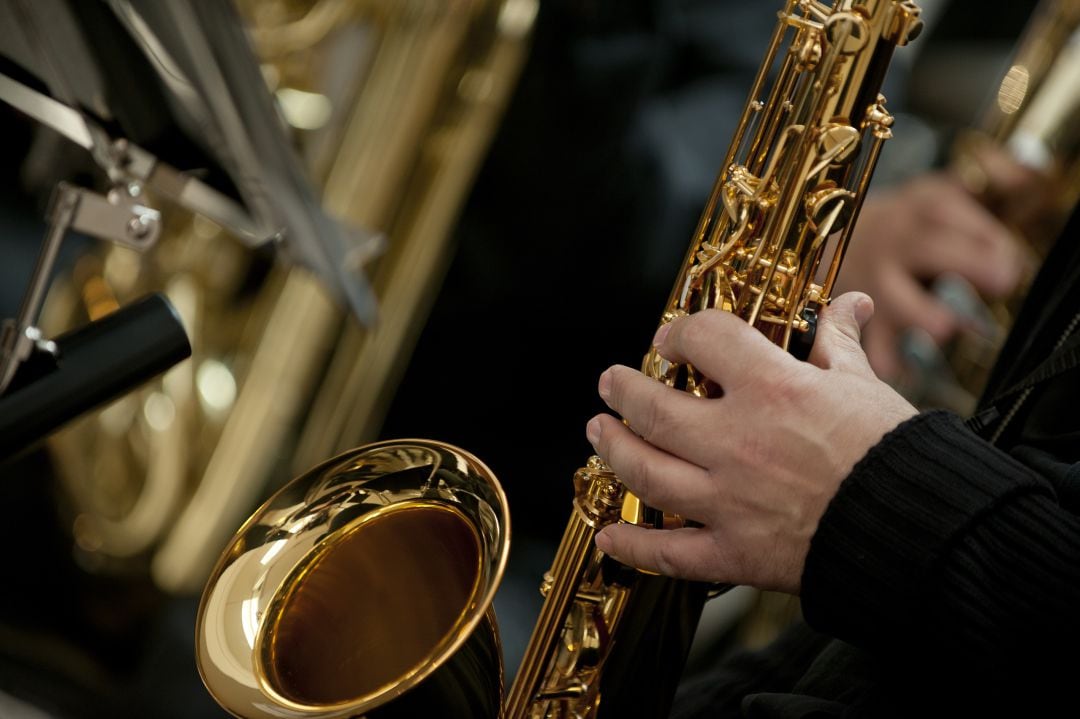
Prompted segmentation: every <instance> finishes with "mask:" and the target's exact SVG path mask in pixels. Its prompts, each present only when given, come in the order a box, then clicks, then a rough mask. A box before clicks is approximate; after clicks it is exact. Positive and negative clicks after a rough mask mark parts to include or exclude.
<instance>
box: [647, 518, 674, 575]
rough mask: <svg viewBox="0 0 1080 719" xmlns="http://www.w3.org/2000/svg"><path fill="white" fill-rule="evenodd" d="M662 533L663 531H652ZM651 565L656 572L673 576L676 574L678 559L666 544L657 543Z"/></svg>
mask: <svg viewBox="0 0 1080 719" xmlns="http://www.w3.org/2000/svg"><path fill="white" fill-rule="evenodd" d="M654 531H658V532H662V531H664V530H662V529H658V530H654ZM653 563H654V566H655V567H656V571H658V572H659V573H660V574H663V575H665V576H669V577H671V576H675V575H676V574H677V573H678V567H679V557H678V554H677V553H676V552H675V551H674V550H673V549H672V547H671V545H670V544H669V543H667V542H657V544H656V545H655V550H654V552H653Z"/></svg>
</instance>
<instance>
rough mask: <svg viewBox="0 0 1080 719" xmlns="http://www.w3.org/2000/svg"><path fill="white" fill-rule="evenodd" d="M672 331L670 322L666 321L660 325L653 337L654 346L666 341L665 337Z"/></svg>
mask: <svg viewBox="0 0 1080 719" xmlns="http://www.w3.org/2000/svg"><path fill="white" fill-rule="evenodd" d="M670 331H671V323H670V322H665V323H664V324H662V325H660V327H659V328H658V329H657V330H656V334H655V335H653V338H652V343H653V347H659V346H660V345H662V344H663V343H664V338H665V337H667V335H668V332H670Z"/></svg>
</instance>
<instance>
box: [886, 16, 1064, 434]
mask: <svg viewBox="0 0 1080 719" xmlns="http://www.w3.org/2000/svg"><path fill="white" fill-rule="evenodd" d="M1008 64H1009V67H1008V70H1007V71H1006V72H1005V74H1004V76H1003V77H1002V79H1001V82H1000V85H999V86H998V87H997V88H995V92H994V94H993V97H992V100H991V101H990V102H989V103H988V104H987V107H986V108H985V109H984V111H983V114H982V117H981V118H980V120H979V122H978V126H977V127H976V128H973V129H970V130H967V131H965V132H963V133H961V134H960V136H959V137H958V140H957V142H956V143H955V146H954V148H953V159H952V169H953V171H954V172H955V173H956V174H957V175H958V176H959V178H960V180H961V182H962V183H963V184H964V186H965V187H967V189H968V190H969V191H970V192H971V193H972V194H973V195H974V196H975V197H978V198H980V199H981V201H982V202H983V203H984V205H985V206H986V207H987V208H988V209H990V210H991V211H992V212H993V213H994V214H995V215H996V216H997V217H998V218H1000V219H1001V221H1002V222H1004V223H1005V224H1006V225H1007V226H1009V227H1010V228H1011V229H1012V230H1013V231H1014V233H1015V234H1016V236H1017V237H1018V238H1019V239H1020V240H1021V241H1022V242H1023V243H1024V246H1025V249H1026V251H1027V252H1028V253H1029V265H1030V268H1031V269H1032V270H1033V269H1034V268H1037V266H1038V265H1039V264H1041V262H1042V261H1043V259H1044V258H1045V256H1046V253H1047V252H1048V251H1049V249H1050V245H1051V244H1052V243H1053V242H1054V240H1055V239H1057V236H1058V234H1059V233H1060V232H1061V229H1062V227H1063V226H1064V223H1065V221H1066V220H1067V219H1068V217H1069V213H1070V212H1071V211H1072V208H1073V207H1074V206H1075V205H1076V202H1077V200H1078V199H1080V81H1078V78H1080V0H1042V2H1040V3H1039V5H1038V6H1037V7H1036V9H1035V11H1034V13H1033V15H1032V17H1031V20H1030V21H1029V22H1028V24H1027V27H1026V28H1025V29H1024V32H1023V34H1022V35H1021V37H1020V39H1019V41H1018V43H1017V45H1016V48H1015V50H1014V52H1013V56H1012V57H1011V58H1010V60H1009V63H1008ZM1002 162H1008V163H1014V168H1015V169H1018V170H1020V171H1021V172H1023V173H1026V175H1027V176H1028V177H1029V178H1030V181H1029V184H1028V185H1027V186H1026V187H1025V188H1024V190H1023V191H1017V190H1016V189H1014V188H1008V189H1006V190H1001V189H1000V188H997V187H995V184H994V174H995V170H994V165H995V163H996V164H997V165H1000V164H1001V163H1002ZM1033 276H1034V273H1033V271H1029V272H1028V273H1027V274H1026V276H1025V277H1024V279H1023V280H1022V281H1021V283H1020V285H1019V286H1018V287H1017V288H1016V290H1015V291H1014V292H1013V293H1012V294H1011V295H1010V296H1009V297H1005V298H1002V299H999V300H994V301H990V302H987V301H985V300H983V299H982V298H980V297H979V295H978V293H977V291H976V290H975V289H974V288H973V287H971V285H970V284H969V283H967V282H966V281H964V280H963V279H962V278H959V277H943V278H939V279H938V280H937V281H936V283H935V286H934V291H935V293H936V294H937V295H938V297H939V298H941V299H942V300H943V301H945V302H946V304H948V305H949V306H950V307H952V308H953V309H954V310H955V311H956V312H957V314H959V315H960V316H961V317H962V318H963V319H964V320H965V326H964V328H963V329H962V330H961V331H960V332H959V333H958V334H957V336H956V337H955V338H954V339H953V340H951V341H950V342H949V343H948V344H947V345H946V346H945V347H944V348H942V349H938V348H937V347H936V346H935V345H934V343H933V342H932V340H930V339H929V338H922V337H919V336H911V337H908V338H906V339H905V347H904V353H905V355H906V356H907V358H908V360H909V363H908V364H909V366H910V368H911V377H910V378H908V379H906V380H905V381H904V382H903V384H902V385H901V386H900V387H899V389H901V391H903V392H904V393H905V394H906V395H908V397H909V398H910V399H912V401H914V402H916V403H917V404H921V405H924V406H926V405H929V406H939V407H946V408H949V409H953V410H955V411H958V412H961V413H963V414H970V413H971V411H973V410H974V408H975V402H976V400H977V399H978V396H979V394H980V393H981V391H982V389H983V387H984V385H985V384H986V382H987V380H988V379H989V375H990V370H991V369H992V367H993V363H994V360H995V359H996V358H997V354H998V352H999V351H1000V349H1001V346H1002V344H1003V343H1004V341H1005V337H1006V335H1007V334H1008V331H1009V329H1010V328H1011V327H1012V324H1013V320H1014V318H1015V316H1016V313H1017V311H1019V309H1020V304H1021V302H1022V301H1023V299H1024V297H1025V295H1026V294H1027V289H1028V286H1029V284H1030V281H1031V280H1032V279H1033Z"/></svg>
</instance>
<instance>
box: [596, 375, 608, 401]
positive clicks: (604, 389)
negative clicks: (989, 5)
mask: <svg viewBox="0 0 1080 719" xmlns="http://www.w3.org/2000/svg"><path fill="white" fill-rule="evenodd" d="M598 391H599V392H600V396H601V397H603V398H604V399H607V398H608V397H610V396H611V370H604V373H603V374H602V375H600V385H599V387H598Z"/></svg>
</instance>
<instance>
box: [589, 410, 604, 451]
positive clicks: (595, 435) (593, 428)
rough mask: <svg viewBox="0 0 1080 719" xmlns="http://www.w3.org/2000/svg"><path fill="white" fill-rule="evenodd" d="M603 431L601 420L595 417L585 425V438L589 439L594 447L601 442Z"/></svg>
mask: <svg viewBox="0 0 1080 719" xmlns="http://www.w3.org/2000/svg"><path fill="white" fill-rule="evenodd" d="M601 432H603V430H602V429H601V427H600V419H599V418H598V417H593V418H592V419H590V420H589V423H588V424H587V425H585V436H586V437H587V438H588V439H589V444H591V445H592V446H593V447H595V446H596V445H597V443H598V442H599V441H600V434H601Z"/></svg>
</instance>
